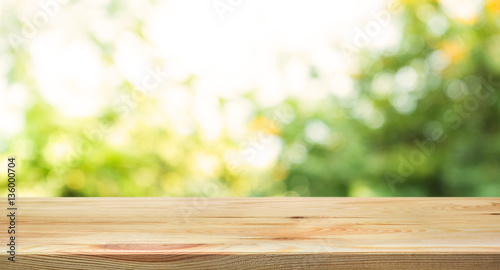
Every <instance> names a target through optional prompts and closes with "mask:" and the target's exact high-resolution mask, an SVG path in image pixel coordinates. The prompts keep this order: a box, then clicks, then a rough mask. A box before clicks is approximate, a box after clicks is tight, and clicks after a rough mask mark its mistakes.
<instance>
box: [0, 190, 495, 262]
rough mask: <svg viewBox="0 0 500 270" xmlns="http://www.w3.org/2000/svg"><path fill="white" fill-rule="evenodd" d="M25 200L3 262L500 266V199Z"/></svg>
mask: <svg viewBox="0 0 500 270" xmlns="http://www.w3.org/2000/svg"><path fill="white" fill-rule="evenodd" d="M4 201H6V199H4ZM6 207H7V204H6V203H5V204H4V209H6ZM17 207H18V217H17V230H16V239H17V249H18V253H17V256H16V262H15V263H12V262H9V261H8V260H7V255H8V254H6V250H7V248H6V243H7V242H8V241H7V236H8V235H7V227H8V225H7V218H6V217H5V215H4V218H1V220H0V227H1V228H3V229H2V230H1V231H0V235H1V238H0V239H1V241H2V242H1V244H2V246H4V251H2V255H1V256H2V257H1V258H0V269H86V270H88V269H100V270H102V269H332V268H334V269H500V198H20V199H18V200H17ZM5 213H6V210H5Z"/></svg>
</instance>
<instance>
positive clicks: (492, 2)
mask: <svg viewBox="0 0 500 270" xmlns="http://www.w3.org/2000/svg"><path fill="white" fill-rule="evenodd" d="M486 11H488V12H489V13H493V14H498V13H500V0H489V1H486Z"/></svg>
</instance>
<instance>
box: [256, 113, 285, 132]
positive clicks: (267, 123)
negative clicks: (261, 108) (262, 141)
mask: <svg viewBox="0 0 500 270" xmlns="http://www.w3.org/2000/svg"><path fill="white" fill-rule="evenodd" d="M249 130H250V131H253V132H259V131H260V132H265V133H267V134H271V135H277V134H279V133H280V132H281V130H280V128H279V127H278V125H277V124H276V122H275V121H273V120H271V119H269V118H266V117H263V116H258V117H257V118H255V120H253V121H252V122H251V123H250V125H249Z"/></svg>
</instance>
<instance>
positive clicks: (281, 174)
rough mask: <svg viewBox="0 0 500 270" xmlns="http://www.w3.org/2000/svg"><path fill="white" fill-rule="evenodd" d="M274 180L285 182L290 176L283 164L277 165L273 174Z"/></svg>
mask: <svg viewBox="0 0 500 270" xmlns="http://www.w3.org/2000/svg"><path fill="white" fill-rule="evenodd" d="M272 176H273V180H275V181H283V180H285V178H286V177H287V176H288V169H287V168H286V167H285V166H284V165H283V164H281V163H278V164H276V166H275V167H274V169H273V172H272Z"/></svg>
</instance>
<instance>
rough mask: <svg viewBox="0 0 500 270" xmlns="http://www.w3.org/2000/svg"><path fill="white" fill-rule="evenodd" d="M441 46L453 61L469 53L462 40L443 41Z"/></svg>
mask: <svg viewBox="0 0 500 270" xmlns="http://www.w3.org/2000/svg"><path fill="white" fill-rule="evenodd" d="M440 47H441V48H442V51H443V52H444V53H445V54H446V56H448V57H449V59H451V62H452V63H454V62H457V61H459V60H461V59H463V58H464V57H465V55H466V54H467V50H466V49H465V46H464V45H463V44H462V43H461V42H460V41H443V42H442V43H441V46H440Z"/></svg>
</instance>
